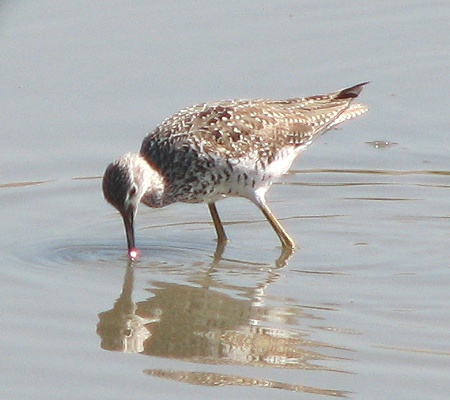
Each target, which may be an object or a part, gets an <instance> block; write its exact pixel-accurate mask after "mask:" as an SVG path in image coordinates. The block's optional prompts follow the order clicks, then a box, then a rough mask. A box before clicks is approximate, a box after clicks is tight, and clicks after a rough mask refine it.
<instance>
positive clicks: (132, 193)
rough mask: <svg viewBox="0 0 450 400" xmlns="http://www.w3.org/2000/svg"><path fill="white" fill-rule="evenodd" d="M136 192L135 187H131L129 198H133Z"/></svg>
mask: <svg viewBox="0 0 450 400" xmlns="http://www.w3.org/2000/svg"><path fill="white" fill-rule="evenodd" d="M136 192H137V188H136V186H132V187H131V189H130V197H133V196H134V195H135V194H136Z"/></svg>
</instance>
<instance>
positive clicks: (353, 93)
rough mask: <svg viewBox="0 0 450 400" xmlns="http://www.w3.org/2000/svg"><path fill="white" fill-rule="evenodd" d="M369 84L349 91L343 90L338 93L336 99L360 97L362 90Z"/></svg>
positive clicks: (363, 84)
mask: <svg viewBox="0 0 450 400" xmlns="http://www.w3.org/2000/svg"><path fill="white" fill-rule="evenodd" d="M368 83H369V82H363V83H360V84H358V85H355V86H352V87H349V88H347V89H342V90H341V91H339V92H338V94H337V96H336V99H354V98H356V97H358V96H359V94H360V93H361V90H363V87H364V86H365V85H367V84H368Z"/></svg>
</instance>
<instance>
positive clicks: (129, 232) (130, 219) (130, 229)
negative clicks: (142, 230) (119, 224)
mask: <svg viewBox="0 0 450 400" xmlns="http://www.w3.org/2000/svg"><path fill="white" fill-rule="evenodd" d="M122 218H123V223H124V226H125V234H126V236H127V245H128V254H131V251H134V250H135V241H134V210H133V208H132V207H129V208H128V209H127V210H126V211H125V212H124V213H123V214H122Z"/></svg>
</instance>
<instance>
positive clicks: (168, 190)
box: [102, 82, 368, 259]
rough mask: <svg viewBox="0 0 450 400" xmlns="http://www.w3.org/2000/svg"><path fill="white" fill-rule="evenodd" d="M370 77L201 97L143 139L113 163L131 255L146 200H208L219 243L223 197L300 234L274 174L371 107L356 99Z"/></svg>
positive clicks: (284, 239)
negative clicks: (280, 205)
mask: <svg viewBox="0 0 450 400" xmlns="http://www.w3.org/2000/svg"><path fill="white" fill-rule="evenodd" d="M367 83H368V82H364V83H360V84H358V85H355V86H352V87H349V88H346V89H341V90H338V91H335V92H331V93H328V94H324V95H315V96H309V97H301V98H290V99H287V100H268V99H254V100H241V99H237V100H221V101H217V102H209V103H202V104H197V105H194V106H191V107H188V108H185V109H183V110H181V111H179V112H177V113H175V114H174V115H172V116H170V117H168V118H166V119H165V120H164V121H163V122H161V123H160V124H159V125H158V126H157V127H156V128H155V129H154V130H153V131H152V132H150V133H149V134H148V135H147V136H146V137H145V138H144V140H143V142H142V145H141V148H140V151H139V153H127V154H125V155H123V156H121V157H119V158H118V159H117V160H115V161H114V162H112V163H111V164H109V165H108V166H107V168H106V171H105V173H104V175H103V180H102V189H103V195H104V198H105V200H106V201H107V202H108V203H110V204H111V205H112V206H114V207H115V208H116V209H117V210H118V211H119V213H120V214H121V216H122V219H123V223H124V227H125V234H126V239H127V246H128V255H129V257H130V258H131V259H135V258H137V257H138V256H139V255H140V252H139V250H138V249H137V248H136V245H135V232H134V221H135V217H136V213H137V209H138V206H139V204H140V203H143V204H145V205H146V206H149V207H153V208H160V207H165V206H168V205H170V204H172V203H175V202H183V203H206V204H207V206H208V209H209V212H210V214H211V217H212V221H213V225H214V227H215V231H216V234H217V242H218V243H222V244H223V243H226V242H227V241H228V238H227V235H226V233H225V230H224V227H223V224H222V221H221V219H220V216H219V213H218V211H217V208H216V202H217V201H218V200H221V199H223V198H226V197H242V198H246V199H248V200H250V201H251V202H252V203H253V204H255V205H256V206H257V207H258V208H259V209H260V210H261V212H262V213H263V214H264V216H265V218H266V219H267V221H268V222H269V224H270V225H271V226H272V228H273V230H274V231H275V233H276V234H277V235H278V237H279V239H280V241H281V245H282V248H283V249H290V250H292V249H294V248H295V242H294V240H293V239H292V238H291V237H290V236H289V234H288V233H287V232H286V230H285V229H284V228H283V226H282V225H281V224H280V222H279V221H278V219H277V218H276V217H275V215H274V214H273V213H272V211H271V210H270V208H269V206H268V205H267V202H266V199H265V196H266V193H267V191H268V189H269V188H270V186H271V184H272V183H273V181H274V180H276V179H277V178H279V177H280V176H281V175H283V174H285V173H286V172H287V171H288V170H289V168H290V166H291V165H292V163H293V161H294V160H295V158H296V157H297V156H298V155H299V154H300V153H301V152H302V151H304V150H305V149H306V148H307V147H308V146H309V145H310V144H311V143H312V142H313V141H314V139H316V138H318V137H319V136H320V135H321V134H322V133H324V132H326V131H328V130H329V129H330V128H333V127H335V126H336V125H338V124H340V123H342V122H344V121H346V120H350V119H353V118H355V117H358V116H359V115H361V114H363V113H365V112H366V111H367V110H368V108H367V107H366V106H365V105H362V104H354V103H353V100H354V99H355V98H357V97H358V96H359V94H360V93H361V91H362V89H363V87H364V85H366V84H367Z"/></svg>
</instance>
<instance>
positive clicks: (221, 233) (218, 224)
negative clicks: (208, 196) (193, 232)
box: [208, 203, 228, 244]
mask: <svg viewBox="0 0 450 400" xmlns="http://www.w3.org/2000/svg"><path fill="white" fill-rule="evenodd" d="M208 208H209V212H210V213H211V217H212V220H213V222H214V228H216V233H217V243H218V244H225V243H226V242H228V238H227V235H226V233H225V230H224V229H223V225H222V221H221V220H220V217H219V213H218V212H217V208H216V204H215V203H208Z"/></svg>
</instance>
